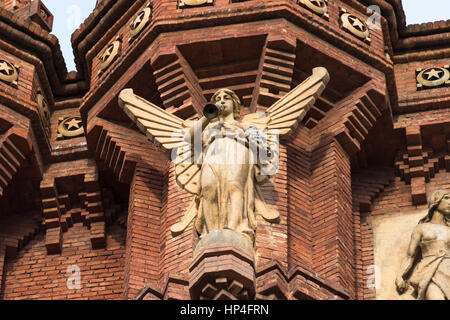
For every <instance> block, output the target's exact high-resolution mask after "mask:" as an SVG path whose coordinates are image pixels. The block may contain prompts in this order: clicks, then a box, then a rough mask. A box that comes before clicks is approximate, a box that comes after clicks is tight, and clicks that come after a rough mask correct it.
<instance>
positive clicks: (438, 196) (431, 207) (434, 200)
mask: <svg viewBox="0 0 450 320" xmlns="http://www.w3.org/2000/svg"><path fill="white" fill-rule="evenodd" d="M448 194H450V192H449V191H447V190H435V191H434V192H433V193H432V194H431V196H430V198H429V199H428V214H427V215H426V216H425V217H423V218H422V219H421V220H420V221H419V223H427V222H430V221H431V219H432V218H433V214H434V211H436V209H437V207H438V206H439V204H440V203H441V200H442V199H444V197H445V196H446V195H448ZM446 222H447V221H446ZM447 223H448V222H447Z"/></svg>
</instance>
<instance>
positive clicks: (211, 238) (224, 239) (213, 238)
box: [194, 229, 254, 258]
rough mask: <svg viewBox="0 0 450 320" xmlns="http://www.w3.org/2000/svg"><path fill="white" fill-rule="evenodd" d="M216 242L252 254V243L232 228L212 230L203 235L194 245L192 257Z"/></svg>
mask: <svg viewBox="0 0 450 320" xmlns="http://www.w3.org/2000/svg"><path fill="white" fill-rule="evenodd" d="M216 244H219V245H220V244H231V245H233V246H235V247H237V248H239V249H240V250H242V251H244V252H246V253H247V254H248V255H250V256H253V255H254V250H253V245H252V243H251V242H250V240H249V239H248V238H246V237H245V236H243V235H241V234H239V233H237V232H235V231H233V230H230V229H223V230H214V231H212V232H210V233H209V234H207V235H206V236H204V237H203V238H202V239H201V240H200V241H199V242H198V243H197V246H196V247H195V250H194V258H195V257H197V255H198V254H199V253H200V252H201V251H202V250H203V249H204V248H206V247H209V246H212V245H216Z"/></svg>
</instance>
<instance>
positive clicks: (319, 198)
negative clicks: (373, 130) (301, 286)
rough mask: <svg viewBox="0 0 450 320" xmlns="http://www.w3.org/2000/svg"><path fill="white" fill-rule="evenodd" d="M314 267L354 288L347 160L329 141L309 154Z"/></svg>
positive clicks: (332, 278)
mask: <svg viewBox="0 0 450 320" xmlns="http://www.w3.org/2000/svg"><path fill="white" fill-rule="evenodd" d="M311 170H312V171H311V172H312V179H311V189H312V190H311V191H312V197H311V198H312V205H311V207H312V230H313V265H314V269H315V271H316V272H318V273H319V274H321V275H322V276H324V277H326V278H327V279H328V280H330V281H333V282H335V283H336V284H338V285H341V286H342V287H344V288H352V289H351V290H352V291H353V286H354V258H353V255H354V244H353V221H352V194H351V177H350V159H349V157H348V155H347V153H346V152H345V151H344V149H343V148H342V147H341V145H340V144H339V143H338V142H337V141H335V140H331V141H328V142H325V143H322V144H321V146H319V147H318V148H317V149H316V150H315V151H314V152H313V154H312V165H311Z"/></svg>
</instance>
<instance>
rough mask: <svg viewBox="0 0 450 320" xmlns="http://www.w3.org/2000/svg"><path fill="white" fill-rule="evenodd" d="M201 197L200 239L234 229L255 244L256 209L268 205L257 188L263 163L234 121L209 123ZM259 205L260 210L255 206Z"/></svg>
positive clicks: (239, 125) (204, 141)
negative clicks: (211, 233) (218, 231)
mask: <svg viewBox="0 0 450 320" xmlns="http://www.w3.org/2000/svg"><path fill="white" fill-rule="evenodd" d="M202 141H203V153H202V154H203V159H202V168H201V195H200V198H199V205H198V215H197V219H196V223H195V226H196V229H197V231H198V233H199V235H200V238H202V237H203V236H205V235H206V234H208V233H210V232H211V231H214V230H221V229H231V230H234V231H236V232H238V233H240V234H241V235H244V236H245V237H247V238H248V239H249V240H250V241H251V242H253V241H254V237H255V229H256V221H255V210H256V211H257V210H267V211H269V210H274V209H272V208H270V207H269V206H267V205H266V204H265V202H264V199H263V198H262V194H261V191H260V190H259V187H258V186H257V182H258V177H257V176H258V175H259V172H260V170H258V169H259V168H260V167H261V166H264V164H262V163H258V161H259V160H258V158H259V157H256V156H255V154H254V152H253V150H251V149H249V145H248V141H247V138H246V137H245V132H244V130H243V128H242V125H241V124H240V123H239V122H237V121H235V120H233V121H229V122H214V123H211V124H209V125H208V126H207V127H206V128H205V130H204V131H203V134H202ZM255 202H256V207H255Z"/></svg>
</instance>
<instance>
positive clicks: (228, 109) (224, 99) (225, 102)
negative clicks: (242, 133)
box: [215, 91, 234, 117]
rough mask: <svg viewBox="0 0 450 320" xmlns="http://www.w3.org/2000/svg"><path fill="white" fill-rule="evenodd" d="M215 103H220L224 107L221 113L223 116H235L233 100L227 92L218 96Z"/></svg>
mask: <svg viewBox="0 0 450 320" xmlns="http://www.w3.org/2000/svg"><path fill="white" fill-rule="evenodd" d="M215 103H220V104H221V105H222V106H223V110H222V112H221V113H220V115H221V116H223V117H226V116H228V115H230V114H233V109H234V101H233V98H232V97H231V95H229V94H228V93H226V92H225V91H221V92H219V93H218V94H217V95H216V97H215Z"/></svg>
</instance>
